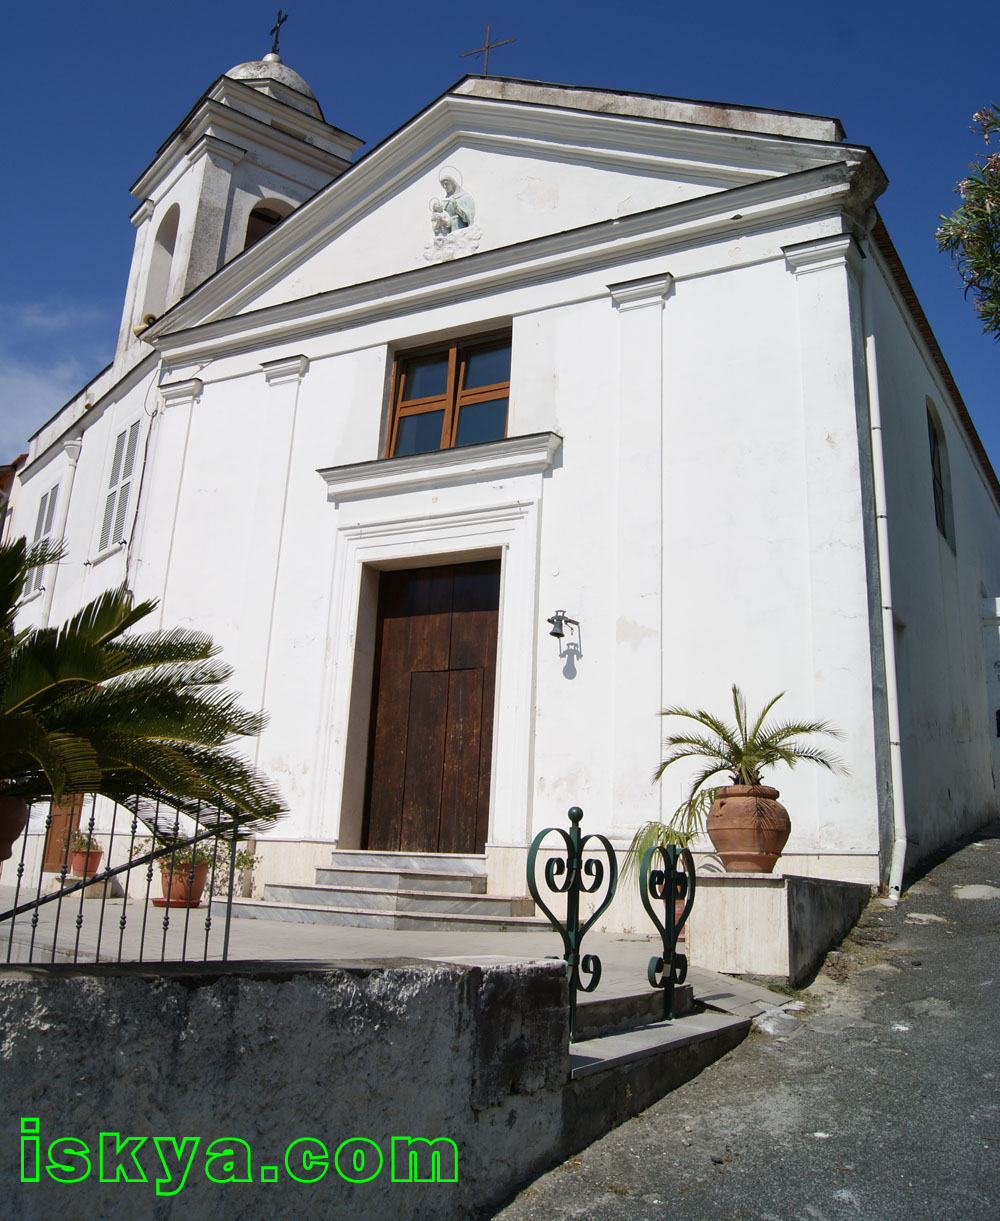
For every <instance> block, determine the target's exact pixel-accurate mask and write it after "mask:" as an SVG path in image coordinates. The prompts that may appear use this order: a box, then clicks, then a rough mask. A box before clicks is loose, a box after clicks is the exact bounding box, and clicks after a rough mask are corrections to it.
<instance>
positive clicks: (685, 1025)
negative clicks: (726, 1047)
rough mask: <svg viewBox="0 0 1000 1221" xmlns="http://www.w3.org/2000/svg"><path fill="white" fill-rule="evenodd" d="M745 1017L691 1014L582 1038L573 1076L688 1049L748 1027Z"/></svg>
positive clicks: (574, 1052)
mask: <svg viewBox="0 0 1000 1221" xmlns="http://www.w3.org/2000/svg"><path fill="white" fill-rule="evenodd" d="M749 1025H750V1022H749V1020H748V1019H746V1018H738V1017H732V1016H731V1015H729V1014H722V1013H692V1014H689V1015H688V1016H687V1017H683V1018H678V1019H677V1020H676V1021H674V1022H654V1023H652V1024H651V1025H649V1026H642V1027H640V1028H639V1029H638V1030H627V1031H624V1032H622V1033H621V1034H608V1035H604V1036H603V1037H602V1038H599V1039H582V1040H581V1041H580V1042H579V1043H571V1044H570V1053H569V1065H570V1076H571V1077H572V1078H573V1079H574V1080H575V1079H576V1078H578V1077H586V1076H588V1075H589V1074H590V1073H597V1072H603V1071H605V1070H606V1069H609V1068H617V1067H618V1066H619V1065H620V1064H630V1063H632V1062H633V1061H635V1060H645V1059H646V1058H647V1057H648V1056H650V1055H654V1054H656V1053H657V1052H663V1051H668V1050H673V1049H675V1048H678V1047H686V1046H687V1045H688V1044H689V1043H695V1042H698V1041H699V1040H701V1039H704V1038H706V1037H707V1036H709V1035H714V1034H719V1033H721V1032H722V1031H724V1030H732V1029H735V1028H738V1027H741V1026H742V1027H748V1026H749Z"/></svg>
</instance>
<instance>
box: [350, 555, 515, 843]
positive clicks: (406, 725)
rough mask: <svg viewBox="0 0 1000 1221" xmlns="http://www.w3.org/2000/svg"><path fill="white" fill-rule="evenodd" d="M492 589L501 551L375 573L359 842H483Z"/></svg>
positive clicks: (496, 591) (492, 666) (492, 677)
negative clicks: (491, 556)
mask: <svg viewBox="0 0 1000 1221" xmlns="http://www.w3.org/2000/svg"><path fill="white" fill-rule="evenodd" d="M499 600H500V563H499V561H498V560H491V561H487V562H485V563H479V564H459V565H443V566H441V567H437V568H419V569H411V570H408V571H402V572H385V573H383V574H382V575H381V578H380V582H379V619H378V627H377V631H376V659H375V679H374V690H373V700H372V709H373V711H372V728H371V735H370V749H369V764H368V788H367V792H368V799H367V808H366V834H365V842H366V847H368V848H370V849H372V850H375V851H407V852H455V853H471V852H482V851H483V849H484V847H485V844H486V834H487V830H488V826H489V791H490V762H491V753H492V740H493V698H494V691H495V686H496V646H497V619H498V607H499Z"/></svg>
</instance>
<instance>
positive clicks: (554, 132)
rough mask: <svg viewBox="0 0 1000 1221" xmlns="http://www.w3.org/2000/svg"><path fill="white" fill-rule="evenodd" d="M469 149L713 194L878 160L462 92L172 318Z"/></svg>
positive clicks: (286, 262)
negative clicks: (696, 186) (680, 182)
mask: <svg viewBox="0 0 1000 1221" xmlns="http://www.w3.org/2000/svg"><path fill="white" fill-rule="evenodd" d="M460 146H461V147H475V148H477V149H481V150H484V151H487V152H496V153H498V154H504V155H514V156H517V155H523V156H531V157H540V158H547V159H550V160H569V161H573V162H575V163H582V162H586V163H588V164H592V165H598V166H602V167H604V168H608V169H615V170H619V171H622V172H633V173H643V174H658V175H662V176H664V177H671V176H676V177H678V178H681V179H684V180H688V181H696V182H704V183H705V185H706V186H707V187H709V188H712V189H714V191H718V190H720V189H721V190H727V189H732V188H734V187H740V186H745V185H747V184H749V183H752V182H755V181H759V180H761V179H768V178H779V177H782V176H785V175H788V174H796V173H801V172H803V171H804V170H808V169H811V168H814V167H817V166H821V165H828V164H831V163H841V164H847V165H858V164H860V163H861V162H863V161H872V162H874V158H873V157H872V155H871V153H870V152H869V151H868V150H867V149H865V148H863V147H861V146H857V145H847V144H840V143H834V142H831V141H822V140H807V139H799V138H792V137H789V136H783V135H770V134H766V133H765V134H762V133H759V132H744V131H733V130H729V129H714V128H707V127H704V126H698V125H693V124H684V123H678V122H667V121H663V120H659V119H653V118H647V117H642V116H639V117H636V116H628V115H619V114H605V113H593V112H589V111H583V110H574V109H560V108H558V107H555V106H542V105H532V104H527V103H523V102H512V101H506V100H498V99H494V98H481V97H470V96H464V95H461V94H457V93H454V92H453V93H449V94H446V95H444V97H442V98H439V99H438V100H437V101H436V102H434V103H432V104H431V105H430V106H429V107H428V108H427V109H426V110H425V111H424V112H422V113H421V114H420V115H418V116H417V117H416V118H415V119H413V120H412V121H411V122H410V123H408V124H406V125H405V126H404V127H402V128H400V130H399V131H397V132H395V133H393V135H391V136H389V137H388V138H387V139H386V140H384V141H383V142H382V143H381V144H379V145H377V146H376V147H375V148H374V149H372V151H371V152H370V153H368V154H367V155H366V156H365V157H363V158H362V159H361V160H360V161H357V162H355V163H354V164H353V165H352V166H351V167H350V168H349V169H348V170H347V171H346V172H345V173H344V174H342V175H341V176H340V177H339V178H338V179H337V180H336V181H334V182H332V183H331V184H330V185H329V186H328V187H326V188H325V189H324V190H322V191H321V192H319V194H318V195H316V196H315V197H314V198H313V199H311V200H309V201H308V202H307V203H305V204H303V205H302V206H301V207H300V208H298V209H297V210H296V211H295V212H294V213H293V214H292V215H291V216H290V217H288V219H287V220H286V221H285V223H284V224H283V225H281V226H280V228H279V229H277V230H275V231H274V232H273V233H271V234H269V235H268V237H267V238H266V239H265V240H264V241H263V242H260V243H258V244H257V246H256V247H254V248H252V249H251V250H249V251H246V252H245V253H244V254H242V255H241V256H240V257H239V258H237V259H235V260H234V261H233V262H232V263H230V264H228V265H227V266H226V267H224V268H222V269H221V270H220V271H218V272H216V274H215V275H214V276H213V277H211V278H210V279H209V280H208V281H206V282H205V283H204V284H203V285H201V286H200V287H199V288H198V289H196V290H195V291H194V292H193V293H192V294H191V295H190V296H189V297H188V298H186V299H185V300H184V301H182V302H179V303H178V305H177V306H175V307H174V310H173V311H171V315H172V316H171V318H170V322H169V324H168V325H170V326H171V329H175V328H176V327H177V325H178V324H180V325H182V326H187V325H190V324H191V323H192V322H193V321H194V319H195V318H197V319H198V320H199V321H210V320H212V319H215V318H218V317H219V316H221V315H222V314H223V313H225V314H234V313H238V312H239V311H241V310H245V309H247V308H248V307H252V304H253V301H254V300H255V299H258V298H259V297H260V296H261V294H262V293H264V292H266V291H267V289H268V288H269V287H270V286H272V285H273V284H275V283H277V282H279V281H280V280H281V279H282V278H284V277H285V276H287V275H289V274H290V273H291V272H292V271H293V270H294V269H295V268H296V267H298V266H301V265H303V264H304V263H305V262H307V261H308V260H309V259H310V258H311V257H312V256H313V255H314V254H315V253H316V252H317V251H318V250H320V249H322V248H324V247H326V246H328V245H329V244H330V243H331V242H335V241H336V240H337V239H338V238H339V237H340V236H341V235H342V234H344V233H345V232H346V231H347V230H348V229H350V227H351V226H352V225H354V224H355V223H356V222H357V221H359V220H360V219H361V218H362V217H364V216H366V215H368V214H370V213H372V212H373V211H374V210H376V209H377V208H378V207H379V205H380V204H381V203H382V202H383V201H385V200H386V199H388V198H389V197H391V196H392V195H393V194H395V193H396V192H398V191H400V190H402V189H403V188H404V187H405V186H407V185H408V184H409V183H410V182H412V181H414V180H415V179H417V178H419V177H420V176H421V175H423V174H425V173H428V172H430V171H431V170H433V169H434V168H435V167H436V166H437V165H439V164H440V163H441V162H442V161H447V160H449V159H450V158H451V157H452V155H453V153H454V152H455V150H456V149H457V148H459V147H460ZM875 164H876V166H877V162H876V163H875ZM878 173H879V174H881V171H880V170H879V171H878ZM151 338H152V337H151Z"/></svg>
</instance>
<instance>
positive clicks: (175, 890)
mask: <svg viewBox="0 0 1000 1221" xmlns="http://www.w3.org/2000/svg"><path fill="white" fill-rule="evenodd" d="M108 805H109V806H110V807H111V809H110V813H109V815H108V817H107V818H104V819H102V820H101V825H100V826H98V825H97V820H96V815H95V808H94V807H92V809H91V813H90V816H89V821H88V823H87V827H86V830H85V831H80V832H78V835H79V836H81V837H82V844H83V846H82V848H81V849H80V850H79V851H76V852H74V850H73V847H72V841H71V838H70V836H69V835H67V836H66V838H65V839H64V841H63V842H62V845H61V849H60V852H59V856H58V859H57V862H56V866H57V867H56V869H55V870H52V869H51V868H50V869H48V870H46V868H45V864H46V860H45V856H44V854H39V857H38V860H37V861H36V862H35V863H34V864H33V865H32V867H31V868H30V870H29V868H28V863H27V862H28V849H29V843H30V842H31V841H37V840H41V843H42V845H43V846H48V844H49V837H50V835H51V834H52V827H53V815H52V811H51V809H50V810H49V813H48V815H47V817H46V819H45V828H44V837H41V836H29V835H28V834H25V835H24V836H23V837H22V841H23V842H22V844H21V853H20V858H19V860H18V864H17V867H16V869H15V871H14V874H15V878H14V885H13V886H12V887H11V886H5V885H3V879H0V909H3V908H5V907H6V910H0V961H4V960H5V961H7V962H9V963H10V962H18V963H20V962H29V963H30V962H44V961H49V962H60V961H63V962H64V961H70V962H80V963H90V962H95V963H96V962H148V961H160V962H173V961H186V960H190V959H197V958H201V959H204V960H207V959H209V958H214V959H222V960H225V959H227V958H228V956H229V934H230V922H231V919H232V902H233V893H234V887H235V882H236V875H237V872H238V868H237V845H238V841H239V838H240V834H241V832H240V829H239V827H238V825H235V824H234V823H233V821H232V819H230V818H228V817H227V816H225V815H224V814H222V813H221V812H220V811H218V810H215V809H211V808H208V807H201V806H195V807H192V808H189V809H186V810H184V811H183V812H181V811H179V810H176V809H172V808H167V807H165V806H161V805H160V804H158V803H157V804H152V803H149V804H145V803H137V804H136V805H135V807H134V808H127V807H125V806H123V805H118V804H113V805H112V803H110V802H109V803H108ZM95 807H96V803H95ZM243 834H244V835H245V831H244V832H243ZM74 857H75V858H77V859H76V860H74ZM81 858H82V859H81ZM95 858H96V860H95ZM102 858H103V859H104V860H106V861H107V866H106V867H105V868H103V869H99V868H96V867H95V866H97V865H99V864H100V863H101V859H102ZM49 859H50V861H51V857H50V858H49ZM154 864H158V865H159V871H160V875H161V879H162V883H161V885H162V890H163V894H162V895H158V894H157V893H156V892H155V889H154V886H153V879H154V875H155V872H156V871H155V869H154ZM77 867H79V868H80V869H81V872H80V873H74V872H72V870H74V869H76V868H77ZM29 872H30V874H31V876H30V877H29V876H28V875H29ZM36 872H37V878H36V877H35V876H34V875H35V873H36ZM199 882H200V883H201V884H202V890H201V895H200V896H199V895H198V893H197V891H198V889H199V887H198V884H199ZM202 896H203V897H202ZM213 897H214V898H217V899H219V900H220V901H221V900H224V918H223V919H222V920H221V921H220V920H219V919H215V918H213V916H214V913H213ZM7 904H9V907H7ZM199 909H200V910H199ZM181 912H182V913H183V914H180V913H181ZM194 913H197V914H194ZM220 924H221V926H222V927H221V929H220V928H219V925H220Z"/></svg>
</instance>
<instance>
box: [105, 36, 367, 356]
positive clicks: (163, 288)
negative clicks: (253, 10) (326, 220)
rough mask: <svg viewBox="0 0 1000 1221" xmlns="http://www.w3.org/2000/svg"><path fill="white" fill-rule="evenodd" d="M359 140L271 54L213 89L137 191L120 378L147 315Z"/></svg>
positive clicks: (234, 250) (339, 164) (215, 264)
mask: <svg viewBox="0 0 1000 1221" xmlns="http://www.w3.org/2000/svg"><path fill="white" fill-rule="evenodd" d="M362 143H363V142H362V141H361V140H358V139H357V138H355V137H354V136H350V135H348V134H347V133H346V132H343V131H341V130H340V129H339V128H337V127H333V126H332V125H331V124H329V123H327V122H326V120H325V119H324V117H323V111H322V109H321V108H320V104H319V102H318V101H317V100H316V97H315V95H314V94H313V91H312V90H311V89H310V88H309V86H308V85H307V84H306V82H305V81H304V80H303V79H302V77H301V76H300V75H299V74H298V73H297V72H295V71H293V70H292V69H291V68H289V67H287V66H286V65H285V64H284V63H283V62H282V60H281V57H280V55H278V54H277V52H276V51H272V52H271V53H270V54H268V55H265V56H264V58H263V59H258V60H251V61H250V62H249V63H245V64H237V65H236V67H235V68H231V69H230V70H229V71H228V72H227V73H226V74H225V75H224V76H220V77H219V78H218V80H217V81H216V82H215V83H214V84H213V85H212V86H211V88H210V89H208V90H207V91H206V92H205V93H204V94H203V95H202V97H201V98H200V99H199V101H198V102H197V103H196V105H195V106H194V109H193V110H191V112H190V113H189V114H188V115H187V116H186V117H185V118H184V120H183V121H182V122H181V123H180V125H179V126H178V127H177V128H176V130H175V131H173V132H172V133H171V135H170V136H168V137H167V140H166V141H165V142H164V144H162V145H161V147H160V148H159V150H158V151H157V153H156V156H155V157H154V159H153V161H152V162H151V163H150V164H149V166H148V167H147V168H146V169H145V170H144V171H143V173H142V174H141V175H140V177H139V179H138V180H137V181H136V182H135V184H134V185H133V186H132V188H131V190H132V194H133V195H134V196H135V197H136V198H137V199H138V200H139V201H140V202H139V206H138V207H137V208H136V210H135V211H134V212H133V214H132V218H131V219H132V224H133V225H134V226H135V230H136V234H135V249H134V252H133V255H132V267H131V270H130V272H129V279H128V288H127V290H126V293H125V306H124V310H123V312H122V321H121V328H120V330H119V335H118V347H117V349H116V353H115V372H116V374H117V375H118V376H121V374H123V373H124V372H125V371H126V370H127V369H128V368H130V367H131V366H132V365H134V364H135V363H136V361H137V360H140V359H141V358H142V356H143V355H145V353H146V350H147V349H146V348H145V346H144V345H143V344H142V343H141V341H140V336H141V334H142V332H143V330H145V328H146V327H147V326H148V325H149V324H150V322H151V321H152V320H153V319H154V318H158V317H159V316H160V315H161V314H163V313H164V312H165V311H166V310H168V309H169V308H170V307H171V306H172V305H174V304H175V303H176V302H177V301H179V300H180V299H181V297H183V296H185V295H186V294H187V293H189V292H190V291H191V290H192V289H193V288H196V287H197V286H198V285H199V284H201V283H202V282H203V281H204V280H207V279H208V277H209V276H211V275H212V274H213V273H214V272H216V271H218V269H219V268H220V267H222V265H223V264H224V263H227V262H229V260H230V259H232V258H235V257H236V255H238V254H239V253H240V252H241V251H242V250H245V249H246V248H247V247H248V246H251V245H253V243H254V242H255V241H258V240H259V239H260V238H261V237H263V236H264V235H265V234H266V233H267V232H268V231H269V230H270V229H271V228H273V227H274V226H275V225H276V224H278V223H279V222H280V221H281V220H282V219H283V218H284V217H285V216H287V215H288V213H289V212H291V211H293V210H294V209H295V208H297V207H298V205H299V204H300V203H303V202H305V200H307V199H309V198H310V197H311V196H312V195H314V194H315V193H316V192H317V191H318V190H320V189H321V188H322V187H325V186H326V185H327V184H328V183H330V182H332V181H333V180H334V179H335V178H337V177H339V176H340V175H341V174H342V173H343V172H344V170H345V169H347V167H348V165H349V164H350V159H351V157H352V156H353V155H354V153H355V152H356V151H357V150H358V149H359V148H360V147H361V144H362Z"/></svg>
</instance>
